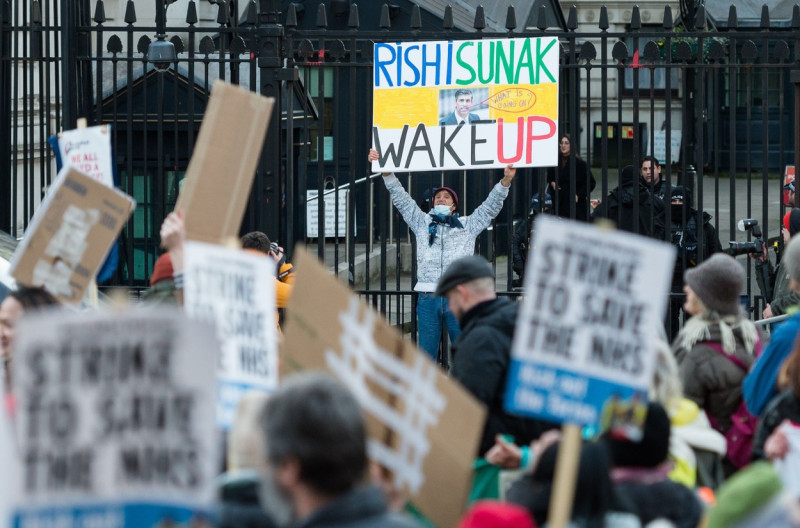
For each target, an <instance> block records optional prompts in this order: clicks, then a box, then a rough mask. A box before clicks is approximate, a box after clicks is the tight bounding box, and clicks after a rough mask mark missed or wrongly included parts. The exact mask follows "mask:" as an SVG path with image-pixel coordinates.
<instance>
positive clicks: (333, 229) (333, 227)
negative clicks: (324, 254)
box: [306, 189, 356, 238]
mask: <svg viewBox="0 0 800 528" xmlns="http://www.w3.org/2000/svg"><path fill="white" fill-rule="evenodd" d="M318 192H319V191H306V236H307V237H309V238H317V236H319V225H318V219H319V200H318V199H317V193H318ZM337 193H338V195H339V209H338V211H337V209H336V194H337ZM348 193H349V191H348V190H347V189H340V190H338V191H336V193H334V192H328V191H325V238H333V237H338V238H342V237H345V236H347V211H348V203H347V196H348ZM353 218H355V213H354V214H353ZM337 219H338V223H337ZM355 234H356V228H355V222H354V225H353V236H355Z"/></svg>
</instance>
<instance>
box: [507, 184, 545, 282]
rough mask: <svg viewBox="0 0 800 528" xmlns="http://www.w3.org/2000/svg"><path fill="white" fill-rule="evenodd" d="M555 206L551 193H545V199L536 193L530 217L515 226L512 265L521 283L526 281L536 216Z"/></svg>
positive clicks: (529, 213)
mask: <svg viewBox="0 0 800 528" xmlns="http://www.w3.org/2000/svg"><path fill="white" fill-rule="evenodd" d="M552 208H553V199H552V197H551V196H550V193H544V200H542V199H541V197H540V195H539V193H538V192H537V193H534V194H533V197H532V198H531V207H530V209H529V210H528V217H527V218H526V219H525V220H523V221H522V222H520V223H519V224H517V227H516V228H514V238H513V240H512V249H513V255H512V257H513V262H512V264H511V267H512V268H513V269H514V273H516V274H517V276H518V277H519V281H520V285H521V284H522V283H523V282H524V281H525V264H526V262H527V260H528V252H529V251H530V247H531V239H532V238H533V228H534V222H535V220H536V216H537V215H538V214H539V213H549V212H550V211H551V210H552Z"/></svg>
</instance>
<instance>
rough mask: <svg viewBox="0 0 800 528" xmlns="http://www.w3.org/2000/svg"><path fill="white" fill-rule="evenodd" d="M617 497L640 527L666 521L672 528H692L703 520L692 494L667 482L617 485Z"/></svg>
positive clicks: (698, 502) (695, 496) (683, 487)
mask: <svg viewBox="0 0 800 528" xmlns="http://www.w3.org/2000/svg"><path fill="white" fill-rule="evenodd" d="M616 489H617V493H619V494H620V495H621V496H622V497H623V499H624V500H626V502H627V503H628V504H633V505H634V513H635V514H636V515H637V517H639V520H640V521H641V522H642V526H645V525H647V524H648V523H651V522H652V521H654V520H656V519H666V520H668V521H670V522H671V523H672V524H673V525H674V526H675V527H676V528H695V527H696V526H699V524H700V520H701V519H702V517H703V506H702V505H701V504H700V500H699V499H698V498H697V495H696V494H695V492H694V490H691V489H689V488H687V487H686V486H684V485H683V484H679V483H677V482H674V481H672V480H669V479H665V480H662V481H661V482H654V483H652V484H642V483H633V482H628V483H617V488H616Z"/></svg>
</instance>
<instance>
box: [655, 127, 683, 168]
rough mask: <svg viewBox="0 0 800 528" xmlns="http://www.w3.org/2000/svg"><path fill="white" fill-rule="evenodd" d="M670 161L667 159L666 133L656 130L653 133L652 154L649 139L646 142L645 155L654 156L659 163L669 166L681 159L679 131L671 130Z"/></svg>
mask: <svg viewBox="0 0 800 528" xmlns="http://www.w3.org/2000/svg"><path fill="white" fill-rule="evenodd" d="M669 144H670V154H672V156H671V159H667V131H666V130H658V131H656V132H653V152H655V154H654V153H653V152H650V139H649V138H648V140H647V153H648V154H649V155H651V156H655V158H656V159H657V160H658V162H659V163H662V164H664V163H666V164H670V163H673V162H676V161H678V160H679V159H680V157H681V131H680V130H676V129H674V128H673V129H672V130H671V131H670V135H669Z"/></svg>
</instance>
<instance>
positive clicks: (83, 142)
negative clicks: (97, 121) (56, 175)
mask: <svg viewBox="0 0 800 528" xmlns="http://www.w3.org/2000/svg"><path fill="white" fill-rule="evenodd" d="M58 151H59V156H60V158H61V164H62V167H73V168H74V169H76V170H79V171H81V172H82V173H84V174H86V175H87V176H90V177H91V178H94V179H95V180H97V181H99V182H100V183H102V184H105V185H107V186H109V187H113V186H114V160H113V157H112V155H111V126H110V125H101V126H94V127H88V128H76V129H74V130H65V131H64V132H62V133H61V134H59V135H58Z"/></svg>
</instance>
